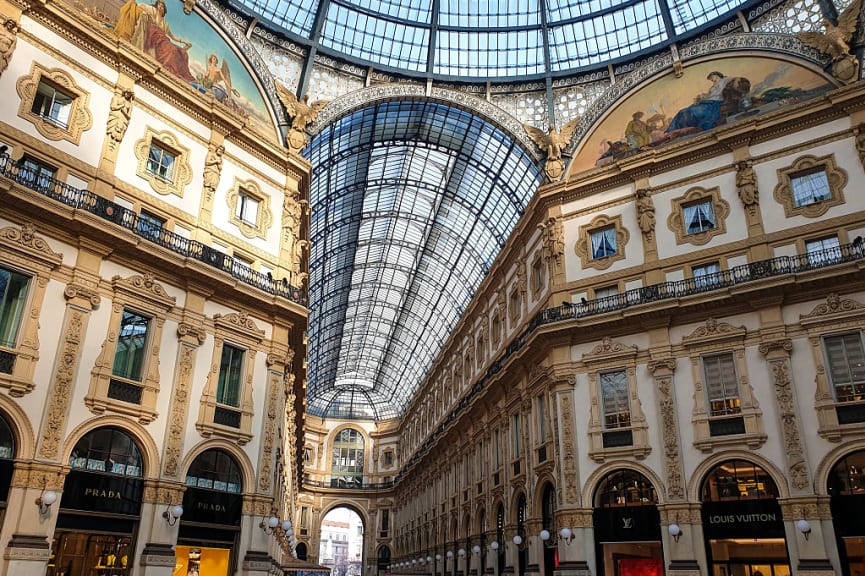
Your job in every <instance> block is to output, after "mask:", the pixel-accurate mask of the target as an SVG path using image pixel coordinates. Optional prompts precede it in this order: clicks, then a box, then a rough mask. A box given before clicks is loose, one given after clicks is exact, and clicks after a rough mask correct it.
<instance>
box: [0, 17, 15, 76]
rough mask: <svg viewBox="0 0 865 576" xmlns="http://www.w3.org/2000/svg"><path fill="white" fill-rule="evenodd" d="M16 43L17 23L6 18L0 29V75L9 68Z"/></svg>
mask: <svg viewBox="0 0 865 576" xmlns="http://www.w3.org/2000/svg"><path fill="white" fill-rule="evenodd" d="M17 43H18V22H16V21H15V20H13V19H12V18H7V19H6V21H5V22H3V26H2V27H0V74H2V73H3V72H5V71H6V68H8V67H9V60H11V59H12V53H13V52H15V45H16V44H17Z"/></svg>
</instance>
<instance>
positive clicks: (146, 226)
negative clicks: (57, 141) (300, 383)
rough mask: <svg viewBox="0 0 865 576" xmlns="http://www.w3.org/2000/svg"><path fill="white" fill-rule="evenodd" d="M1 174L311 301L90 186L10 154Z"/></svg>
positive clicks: (257, 283)
mask: <svg viewBox="0 0 865 576" xmlns="http://www.w3.org/2000/svg"><path fill="white" fill-rule="evenodd" d="M0 176H3V177H5V178H7V179H9V180H12V181H13V182H16V183H18V184H20V185H22V186H25V187H27V188H29V189H31V190H34V191H35V192H38V193H39V194H41V195H43V196H45V197H47V198H50V199H52V200H55V201H57V202H62V203H63V204H65V205H67V206H70V207H72V208H75V209H76V210H84V211H86V212H89V213H90V214H94V215H96V216H98V217H100V218H102V219H104V220H107V221H109V222H112V223H114V224H116V225H117V226H120V227H122V228H125V229H127V230H129V231H131V232H132V233H134V234H135V235H136V236H138V237H140V238H143V239H144V240H146V241H148V242H152V243H154V244H158V245H159V246H162V247H163V248H166V249H168V250H171V251H172V252H175V253H176V254H180V255H181V256H185V257H187V258H193V259H195V260H198V261H200V262H204V263H205V264H207V265H208V266H212V267H213V268H217V269H219V270H221V271H223V272H226V273H228V274H230V275H231V276H233V277H234V278H236V279H237V280H240V281H241V282H243V283H245V284H249V285H250V286H254V287H255V288H258V289H259V290H262V291H264V292H267V293H269V294H273V295H275V296H280V297H282V298H286V299H288V300H290V301H292V302H297V303H298V304H302V305H304V306H306V305H307V304H308V302H309V298H308V295H307V291H306V289H305V288H298V287H296V286H292V285H291V284H290V283H289V281H288V280H286V279H282V280H277V279H275V278H273V277H272V276H271V275H270V274H262V273H261V272H258V271H256V270H253V269H251V268H250V267H249V266H247V265H246V264H245V263H243V262H241V261H240V260H236V259H234V258H232V257H231V256H229V255H227V254H225V253H223V252H220V251H219V250H216V249H214V248H211V247H210V246H207V245H205V244H202V243H201V242H198V241H196V240H190V239H189V238H184V237H183V236H181V235H179V234H175V233H174V232H170V231H168V230H165V229H164V228H161V227H159V226H156V225H154V223H153V222H152V221H151V220H145V219H143V218H139V216H138V214H137V213H136V212H133V211H132V210H129V209H127V208H124V207H123V206H121V205H119V204H115V203H114V202H112V201H110V200H107V199H105V198H103V197H102V196H99V195H97V194H94V193H93V192H90V191H89V190H79V189H78V188H74V187H72V186H70V185H68V184H66V183H65V182H60V181H59V180H57V179H56V178H53V177H50V176H47V175H46V174H45V173H44V172H37V171H35V170H33V169H31V168H27V167H26V166H24V165H19V164H18V163H16V162H13V161H12V159H11V158H10V157H9V156H8V155H0Z"/></svg>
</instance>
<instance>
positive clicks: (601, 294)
mask: <svg viewBox="0 0 865 576" xmlns="http://www.w3.org/2000/svg"><path fill="white" fill-rule="evenodd" d="M618 293H619V287H618V286H615V285H613V286H604V287H603V288H596V289H595V299H596V300H600V299H601V298H607V297H609V296H615V295H617V294H618Z"/></svg>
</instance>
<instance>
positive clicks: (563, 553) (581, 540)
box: [553, 508, 595, 576]
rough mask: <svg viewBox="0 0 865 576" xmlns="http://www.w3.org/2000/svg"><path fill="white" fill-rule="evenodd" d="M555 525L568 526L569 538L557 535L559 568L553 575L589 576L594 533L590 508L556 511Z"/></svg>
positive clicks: (592, 556) (592, 557)
mask: <svg viewBox="0 0 865 576" xmlns="http://www.w3.org/2000/svg"><path fill="white" fill-rule="evenodd" d="M556 525H557V526H559V527H560V528H568V529H570V531H571V538H570V539H569V540H565V539H564V538H562V537H561V535H559V544H558V546H559V569H558V570H556V571H554V572H553V574H554V576H591V574H592V571H591V569H590V568H589V566H590V565H591V564H592V563H593V562H591V561H592V560H594V541H595V534H594V528H593V522H592V509H591V508H571V509H567V510H558V511H557V512H556Z"/></svg>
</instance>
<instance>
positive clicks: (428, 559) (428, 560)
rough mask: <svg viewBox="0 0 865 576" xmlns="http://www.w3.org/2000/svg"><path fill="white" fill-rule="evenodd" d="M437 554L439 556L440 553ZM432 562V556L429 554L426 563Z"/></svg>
mask: <svg viewBox="0 0 865 576" xmlns="http://www.w3.org/2000/svg"><path fill="white" fill-rule="evenodd" d="M436 556H438V554H436ZM436 560H438V558H436ZM430 562H432V556H427V557H426V563H427V564H429V563H430Z"/></svg>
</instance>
